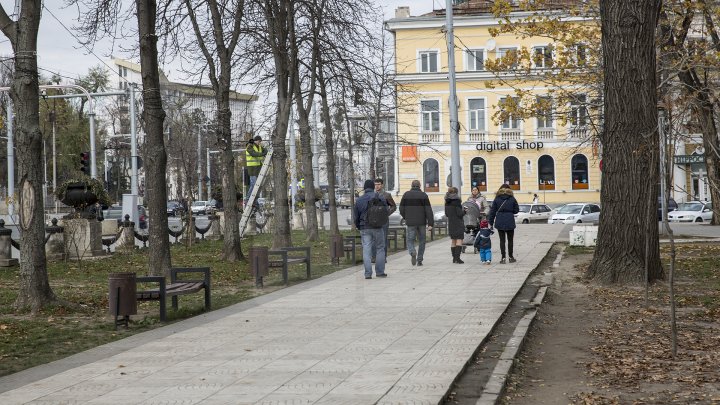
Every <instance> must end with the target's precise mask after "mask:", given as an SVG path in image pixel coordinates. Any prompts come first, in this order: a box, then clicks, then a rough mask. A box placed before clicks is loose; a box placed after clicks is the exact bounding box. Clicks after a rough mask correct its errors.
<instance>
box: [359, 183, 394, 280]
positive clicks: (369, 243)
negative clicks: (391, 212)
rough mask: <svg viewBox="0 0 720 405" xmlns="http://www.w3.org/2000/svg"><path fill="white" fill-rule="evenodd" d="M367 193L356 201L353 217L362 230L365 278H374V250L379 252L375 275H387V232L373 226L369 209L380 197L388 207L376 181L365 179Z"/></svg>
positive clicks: (376, 257)
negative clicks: (371, 203)
mask: <svg viewBox="0 0 720 405" xmlns="http://www.w3.org/2000/svg"><path fill="white" fill-rule="evenodd" d="M363 188H364V189H365V194H363V196H362V197H360V198H358V199H357V200H356V201H355V207H354V208H353V218H355V227H356V228H357V229H359V230H360V239H361V241H362V248H363V266H364V267H365V278H366V279H371V278H372V272H373V269H372V251H373V249H374V250H375V251H376V252H377V253H376V256H375V259H376V260H375V261H376V263H375V276H376V277H387V274H385V232H384V231H383V228H382V227H380V228H373V227H371V226H370V223H369V222H368V209H369V208H370V200H372V199H373V198H375V197H378V198H379V199H380V201H381V202H382V204H383V205H385V207H386V208H387V201H385V197H384V196H383V195H382V194H379V193H376V192H375V182H374V181H372V180H365V185H364V186H363Z"/></svg>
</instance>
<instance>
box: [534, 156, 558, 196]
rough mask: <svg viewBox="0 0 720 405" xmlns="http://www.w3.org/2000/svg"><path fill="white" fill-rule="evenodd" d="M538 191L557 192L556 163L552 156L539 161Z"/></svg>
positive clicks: (543, 157)
mask: <svg viewBox="0 0 720 405" xmlns="http://www.w3.org/2000/svg"><path fill="white" fill-rule="evenodd" d="M538 190H555V161H554V160H553V158H552V156H549V155H542V156H540V158H539V159H538Z"/></svg>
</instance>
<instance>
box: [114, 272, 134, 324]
mask: <svg viewBox="0 0 720 405" xmlns="http://www.w3.org/2000/svg"><path fill="white" fill-rule="evenodd" d="M108 287H109V290H110V294H109V298H108V305H109V309H110V314H111V315H113V316H114V317H115V329H116V330H117V327H118V325H122V324H125V329H127V328H128V323H129V321H130V315H136V314H137V296H136V295H135V294H136V292H137V286H136V284H135V273H110V275H108ZM120 316H122V318H121V319H120V320H118V317H120Z"/></svg>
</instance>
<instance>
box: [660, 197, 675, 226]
mask: <svg viewBox="0 0 720 405" xmlns="http://www.w3.org/2000/svg"><path fill="white" fill-rule="evenodd" d="M662 206H663V202H662V198H661V197H658V221H662ZM677 208H678V205H677V203H676V202H675V200H673V198H672V197H670V202H669V203H668V212H672V211H675V210H676V209H677Z"/></svg>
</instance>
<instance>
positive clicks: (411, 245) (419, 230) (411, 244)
mask: <svg viewBox="0 0 720 405" xmlns="http://www.w3.org/2000/svg"><path fill="white" fill-rule="evenodd" d="M406 234H407V241H406V242H407V249H408V253H410V255H411V256H412V255H414V254H415V236H416V235H417V239H418V251H417V259H418V260H421V261H422V259H423V255H424V254H425V226H424V225H418V226H410V225H408V226H407V230H406Z"/></svg>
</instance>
